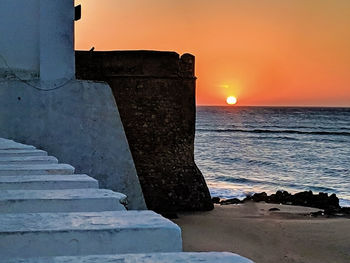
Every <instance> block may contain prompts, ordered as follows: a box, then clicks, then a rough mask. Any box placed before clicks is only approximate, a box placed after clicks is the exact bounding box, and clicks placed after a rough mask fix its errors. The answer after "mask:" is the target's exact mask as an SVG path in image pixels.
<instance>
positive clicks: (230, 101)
mask: <svg viewBox="0 0 350 263" xmlns="http://www.w3.org/2000/svg"><path fill="white" fill-rule="evenodd" d="M226 102H227V104H229V105H235V104H236V103H237V98H236V97H234V96H229V97H227V99H226Z"/></svg>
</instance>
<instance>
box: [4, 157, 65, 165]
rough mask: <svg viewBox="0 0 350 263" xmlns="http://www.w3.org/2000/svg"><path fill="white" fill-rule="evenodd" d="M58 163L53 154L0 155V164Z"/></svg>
mask: <svg viewBox="0 0 350 263" xmlns="http://www.w3.org/2000/svg"><path fill="white" fill-rule="evenodd" d="M49 163H58V160H57V158H56V157H54V156H23V157H16V156H10V157H0V165H2V164H49Z"/></svg>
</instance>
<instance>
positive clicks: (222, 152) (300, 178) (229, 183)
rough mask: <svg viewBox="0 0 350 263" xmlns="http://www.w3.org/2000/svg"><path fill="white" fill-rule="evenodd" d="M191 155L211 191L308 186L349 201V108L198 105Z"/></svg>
mask: <svg viewBox="0 0 350 263" xmlns="http://www.w3.org/2000/svg"><path fill="white" fill-rule="evenodd" d="M195 160H196V163H197V165H198V167H199V169H200V170H201V171H202V172H203V174H204V177H205V178H206V180H207V183H208V186H209V189H210V192H211V194H212V196H219V197H221V198H233V197H238V198H243V197H245V196H246V195H247V194H252V193H255V192H262V191H265V192H267V193H268V194H271V193H274V192H276V191H277V190H286V191H289V192H292V193H295V192H298V191H305V190H312V191H313V192H316V193H318V192H327V193H335V194H337V196H338V197H339V199H340V203H341V205H342V206H350V108H287V107H236V106H235V107H197V120H196V139H195Z"/></svg>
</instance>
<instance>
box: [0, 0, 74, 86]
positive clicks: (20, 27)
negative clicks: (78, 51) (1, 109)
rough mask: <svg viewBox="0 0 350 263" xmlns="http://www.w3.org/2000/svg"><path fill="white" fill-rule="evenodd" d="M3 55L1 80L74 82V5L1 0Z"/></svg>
mask: <svg viewBox="0 0 350 263" xmlns="http://www.w3.org/2000/svg"><path fill="white" fill-rule="evenodd" d="M0 55H1V57H0V78H4V77H8V71H9V70H8V68H7V66H6V65H5V63H4V61H3V59H5V60H6V62H7V64H8V66H10V68H11V70H10V71H11V72H14V73H16V75H18V76H19V77H21V78H24V79H32V78H35V77H38V76H39V75H40V78H41V79H42V80H56V79H71V78H74V75H75V61H74V1H73V0H25V1H23V0H0ZM2 58H3V59H2ZM6 72H7V73H6Z"/></svg>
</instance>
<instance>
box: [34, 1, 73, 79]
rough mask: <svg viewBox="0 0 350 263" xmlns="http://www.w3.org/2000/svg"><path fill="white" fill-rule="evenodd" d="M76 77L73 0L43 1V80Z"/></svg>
mask: <svg viewBox="0 0 350 263" xmlns="http://www.w3.org/2000/svg"><path fill="white" fill-rule="evenodd" d="M74 76H75V60H74V1H73V0H40V78H41V79H42V80H54V79H60V78H66V79H71V78H73V77H74Z"/></svg>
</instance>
